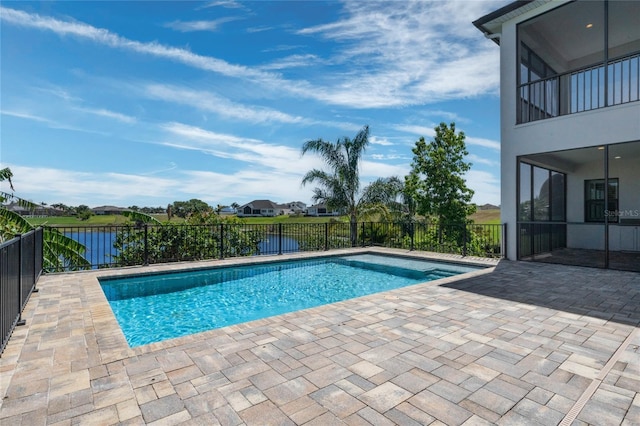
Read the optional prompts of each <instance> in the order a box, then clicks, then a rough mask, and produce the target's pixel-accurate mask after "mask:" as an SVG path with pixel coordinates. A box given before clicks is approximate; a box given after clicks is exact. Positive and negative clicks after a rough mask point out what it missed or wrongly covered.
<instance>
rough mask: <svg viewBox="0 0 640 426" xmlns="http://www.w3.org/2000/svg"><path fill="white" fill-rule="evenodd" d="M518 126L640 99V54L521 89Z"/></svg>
mask: <svg viewBox="0 0 640 426" xmlns="http://www.w3.org/2000/svg"><path fill="white" fill-rule="evenodd" d="M518 92H519V99H520V100H519V106H518V108H519V112H518V123H528V122H530V121H537V120H544V119H546V118H552V117H558V116H561V115H568V114H575V113H578V112H583V111H591V110H594V109H598V108H604V107H608V106H614V105H620V104H625V103H628V102H635V101H638V100H640V52H636V53H633V54H631V55H628V56H624V57H621V58H617V59H614V60H610V61H609V62H608V63H607V65H606V66H605V65H602V64H599V65H593V66H590V67H586V68H581V69H579V70H574V71H570V72H567V73H564V74H559V75H556V76H553V77H549V78H545V79H541V80H536V81H533V82H531V83H525V84H521V85H520V86H518Z"/></svg>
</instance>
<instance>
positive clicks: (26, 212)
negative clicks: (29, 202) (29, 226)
mask: <svg viewBox="0 0 640 426" xmlns="http://www.w3.org/2000/svg"><path fill="white" fill-rule="evenodd" d="M4 208H6V209H7V210H9V211H11V212H13V213H17V214H19V215H20V216H24V217H45V216H62V215H64V210H62V209H61V208H57V207H50V206H36V207H35V208H34V209H28V208H25V207H22V206H21V205H19V204H18V203H10V204H6V205H5V206H4Z"/></svg>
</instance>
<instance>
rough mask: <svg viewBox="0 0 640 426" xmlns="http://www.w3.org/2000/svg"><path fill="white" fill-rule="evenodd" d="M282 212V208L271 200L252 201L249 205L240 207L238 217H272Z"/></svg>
mask: <svg viewBox="0 0 640 426" xmlns="http://www.w3.org/2000/svg"><path fill="white" fill-rule="evenodd" d="M281 212H282V207H281V206H280V205H279V204H276V203H274V202H273V201H271V200H253V201H251V202H250V203H247V204H244V205H242V206H240V208H239V209H238V217H261V216H266V217H272V216H277V215H280V214H283V213H281Z"/></svg>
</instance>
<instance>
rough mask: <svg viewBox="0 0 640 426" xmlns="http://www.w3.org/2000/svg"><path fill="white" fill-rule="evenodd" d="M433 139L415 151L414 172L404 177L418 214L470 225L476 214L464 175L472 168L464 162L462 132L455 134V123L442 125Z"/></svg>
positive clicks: (440, 221) (422, 138)
mask: <svg viewBox="0 0 640 426" xmlns="http://www.w3.org/2000/svg"><path fill="white" fill-rule="evenodd" d="M435 131H436V134H435V136H434V138H433V140H432V141H431V142H429V143H427V142H426V141H425V139H424V137H421V138H420V140H418V141H417V142H416V145H415V147H414V148H413V149H412V152H413V162H412V163H411V172H410V174H409V175H408V176H407V177H406V178H405V185H406V187H407V192H408V193H410V194H411V195H412V197H413V198H414V199H415V202H416V207H417V212H418V213H419V214H422V215H425V216H431V217H434V218H435V219H436V220H437V221H438V223H441V224H445V223H455V224H458V223H467V217H468V216H469V215H470V214H472V213H473V212H474V211H475V205H473V204H471V198H472V197H473V190H471V189H470V188H468V187H467V184H466V180H465V179H464V175H465V173H466V172H468V171H469V170H470V169H471V163H467V162H466V161H465V156H467V155H469V153H468V152H467V149H466V146H465V135H464V133H463V132H457V133H456V126H455V123H451V124H450V125H449V126H447V125H446V124H445V123H440V125H439V126H438V127H436V128H435Z"/></svg>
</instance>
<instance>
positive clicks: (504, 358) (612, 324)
mask: <svg viewBox="0 0 640 426" xmlns="http://www.w3.org/2000/svg"><path fill="white" fill-rule="evenodd" d="M412 254H414V253H412ZM301 256H302V255H299V256H296V257H301ZM287 257H289V256H287ZM280 258H282V257H280ZM264 260H266V259H264ZM249 261H255V258H253V259H238V260H228V261H222V262H221V261H216V262H210V263H198V264H197V265H198V266H203V265H207V264H212V265H220V264H224V263H229V264H233V263H238V262H240V263H246V262H249ZM185 266H186V265H184V264H182V265H169V266H153V267H145V268H134V269H128V270H102V271H96V272H83V273H71V274H62V275H48V276H44V277H42V278H41V279H40V282H39V283H38V288H39V289H40V291H39V292H38V293H34V294H33V295H32V297H31V300H30V301H29V303H28V305H27V309H26V311H25V313H24V315H23V317H24V318H25V319H26V320H27V325H26V326H23V327H18V328H16V331H15V332H14V335H13V336H12V338H11V340H10V341H9V344H8V346H7V348H6V349H5V352H4V353H3V355H2V358H0V374H1V379H0V395H1V396H2V397H3V399H2V401H1V402H0V404H1V405H0V423H1V424H3V425H30V426H31V425H40V424H42V425H44V424H56V425H72V424H73V425H75V424H81V425H84V424H90V425H94V424H105V425H106V424H155V425H172V424H200V425H212V424H222V425H238V424H255V425H266V424H273V425H287V424H306V425H323V426H324V425H333V424H353V425H361V424H362V425H366V424H373V425H389V424H401V425H423V424H450V425H460V424H465V425H466V424H469V425H470V424H474V425H478V424H509V425H511V424H542V425H555V424H563V425H569V424H573V425H584V424H596V425H605V424H615V425H617V424H624V425H627V424H628V425H631V424H640V396H639V393H638V392H639V391H640V331H638V330H639V328H638V326H639V325H640V274H638V273H633V272H620V271H604V270H598V269H592V268H579V267H571V266H560V265H550V264H533V263H526V262H509V261H502V262H501V263H500V264H499V265H498V266H496V267H495V268H494V267H492V268H489V269H486V270H482V271H479V272H473V273H471V274H470V275H467V276H465V277H464V278H462V279H460V278H448V279H445V280H440V281H437V282H432V283H425V284H419V285H415V286H411V287H406V288H403V289H398V290H393V291H389V292H385V293H378V294H374V295H370V296H366V297H362V298H358V299H353V300H349V301H344V302H340V303H336V304H332V305H326V306H322V307H318V308H313V309H308V310H304V311H300V312H295V313H291V314H286V315H281V316H277V317H272V318H267V319H263V320H259V321H253V322H250V323H246V324H242V325H237V326H231V327H226V328H223V329H219V330H212V331H208V332H204V333H200V334H196V335H193V336H187V337H182V338H178V339H173V340H169V341H165V342H161V343H156V344H152V345H147V346H142V347H138V348H134V349H130V348H129V347H128V346H127V344H126V341H125V339H124V336H123V335H122V333H121V331H120V329H119V327H118V324H117V322H116V320H115V318H114V316H113V314H112V312H111V310H110V307H109V304H108V302H107V301H106V299H105V297H104V294H103V293H102V291H101V289H100V287H99V284H98V281H97V277H98V276H104V275H113V274H123V273H128V274H130V273H132V272H143V271H152V270H162V269H176V268H184V267H185Z"/></svg>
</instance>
